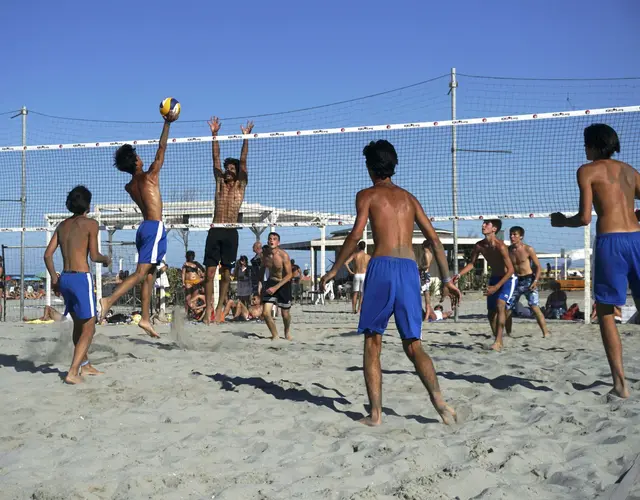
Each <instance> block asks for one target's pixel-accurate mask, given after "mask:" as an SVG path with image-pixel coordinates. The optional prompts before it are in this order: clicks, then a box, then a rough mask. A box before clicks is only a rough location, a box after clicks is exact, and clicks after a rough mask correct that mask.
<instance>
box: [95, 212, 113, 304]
mask: <svg viewBox="0 0 640 500" xmlns="http://www.w3.org/2000/svg"><path fill="white" fill-rule="evenodd" d="M96 212H97V216H96V220H97V221H98V253H102V229H100V227H101V226H102V224H101V213H100V208H99V207H98V208H96ZM109 233H110V232H109ZM109 239H110V240H111V234H109ZM109 243H111V241H110V242H109ZM109 251H111V244H109ZM100 300H102V264H100V263H99V262H96V302H97V303H98V304H99V303H100ZM104 313H105V314H106V311H104Z"/></svg>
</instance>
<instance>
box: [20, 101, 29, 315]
mask: <svg viewBox="0 0 640 500" xmlns="http://www.w3.org/2000/svg"><path fill="white" fill-rule="evenodd" d="M20 114H21V115H22V148H23V149H22V190H21V194H20V206H21V210H20V212H21V213H20V220H21V227H22V232H21V233H20V317H21V318H23V317H24V245H25V230H24V229H25V226H26V225H27V151H26V146H27V107H26V106H22V109H21V110H20Z"/></svg>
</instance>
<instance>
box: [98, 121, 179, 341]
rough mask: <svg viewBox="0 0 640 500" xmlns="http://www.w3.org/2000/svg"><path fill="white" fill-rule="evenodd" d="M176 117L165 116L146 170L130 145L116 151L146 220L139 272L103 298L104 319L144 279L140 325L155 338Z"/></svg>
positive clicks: (118, 165) (138, 236) (139, 244)
mask: <svg viewBox="0 0 640 500" xmlns="http://www.w3.org/2000/svg"><path fill="white" fill-rule="evenodd" d="M175 119H176V116H175V115H174V114H173V113H169V114H168V115H165V117H164V120H165V122H164V127H163V128H162V135H161V136H160V141H159V143H158V151H157V153H156V158H155V160H154V161H153V163H152V164H151V166H150V167H149V170H148V171H146V172H145V171H144V170H143V169H142V166H143V164H142V159H140V157H139V156H138V155H137V154H136V150H135V148H134V147H132V146H131V145H130V144H125V145H124V146H121V147H120V148H119V149H118V150H117V151H116V154H115V166H116V168H117V169H118V170H120V171H121V172H127V173H128V174H131V181H130V182H129V183H128V184H127V185H126V186H125V190H126V191H127V193H129V195H130V196H131V199H132V200H133V201H135V202H136V205H138V207H139V208H140V211H141V212H142V216H143V217H144V221H143V222H142V224H140V226H139V227H138V232H137V234H136V248H137V249H138V266H137V268H136V271H135V272H134V273H133V274H131V275H130V276H129V277H127V279H125V280H124V281H123V282H122V283H120V285H118V287H117V288H116V289H115V290H114V291H113V294H111V296H110V297H105V298H103V299H101V300H100V307H101V312H100V321H102V320H103V319H104V317H105V315H106V314H107V312H109V309H111V308H112V307H113V305H114V304H115V303H116V301H117V300H118V299H119V298H120V297H122V296H123V295H124V294H125V293H127V292H128V291H129V290H131V289H132V288H133V287H134V286H136V285H137V284H138V283H141V282H143V281H144V284H143V285H142V287H141V291H140V295H141V297H140V298H141V301H142V311H141V316H142V318H141V319H140V322H139V323H138V326H139V327H140V328H142V329H143V330H144V331H145V332H147V334H148V335H150V336H151V337H155V338H158V337H159V335H158V334H157V333H156V332H155V330H154V329H153V326H152V325H151V321H150V317H151V297H152V293H153V284H154V282H155V279H156V278H155V276H156V267H157V266H158V264H160V263H161V262H162V258H163V257H164V256H165V254H166V253H167V232H166V230H165V228H164V224H163V223H162V196H161V195H160V170H161V169H162V165H163V163H164V155H165V151H166V149H167V140H168V139H169V125H170V124H171V122H173V121H175Z"/></svg>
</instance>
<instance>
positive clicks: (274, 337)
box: [271, 335, 280, 340]
mask: <svg viewBox="0 0 640 500" xmlns="http://www.w3.org/2000/svg"><path fill="white" fill-rule="evenodd" d="M279 338H280V336H278V335H271V340H278V339H279Z"/></svg>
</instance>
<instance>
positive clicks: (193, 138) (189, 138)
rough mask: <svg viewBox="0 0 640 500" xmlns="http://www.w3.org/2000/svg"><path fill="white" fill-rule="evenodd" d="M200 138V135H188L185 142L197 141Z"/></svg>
mask: <svg viewBox="0 0 640 500" xmlns="http://www.w3.org/2000/svg"><path fill="white" fill-rule="evenodd" d="M201 140H202V139H201V138H200V137H188V138H187V142H194V141H196V142H199V141H201Z"/></svg>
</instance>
